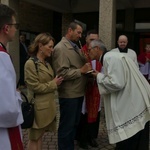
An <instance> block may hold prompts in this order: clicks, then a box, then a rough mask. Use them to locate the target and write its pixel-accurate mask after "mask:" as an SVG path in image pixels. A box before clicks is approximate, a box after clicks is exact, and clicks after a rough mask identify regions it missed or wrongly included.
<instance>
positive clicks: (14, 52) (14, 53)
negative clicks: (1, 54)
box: [1, 0, 20, 81]
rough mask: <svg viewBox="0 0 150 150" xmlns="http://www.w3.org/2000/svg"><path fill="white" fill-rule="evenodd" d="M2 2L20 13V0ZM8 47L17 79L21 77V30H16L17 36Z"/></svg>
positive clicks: (4, 0) (2, 0) (3, 0)
mask: <svg viewBox="0 0 150 150" xmlns="http://www.w3.org/2000/svg"><path fill="white" fill-rule="evenodd" d="M1 3H2V4H5V5H8V6H9V7H11V8H13V9H14V10H15V11H16V12H17V14H18V8H19V0H1ZM17 22H18V19H17ZM7 49H8V51H9V53H10V55H11V57H12V61H13V64H14V67H15V70H16V74H17V81H18V78H19V64H20V63H19V31H17V32H16V37H15V38H14V40H13V41H12V42H10V43H9V44H8V45H7Z"/></svg>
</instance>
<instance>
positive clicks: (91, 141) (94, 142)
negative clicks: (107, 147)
mask: <svg viewBox="0 0 150 150" xmlns="http://www.w3.org/2000/svg"><path fill="white" fill-rule="evenodd" d="M88 143H89V145H90V146H92V147H98V143H97V142H96V140H95V139H90V140H89V142H88Z"/></svg>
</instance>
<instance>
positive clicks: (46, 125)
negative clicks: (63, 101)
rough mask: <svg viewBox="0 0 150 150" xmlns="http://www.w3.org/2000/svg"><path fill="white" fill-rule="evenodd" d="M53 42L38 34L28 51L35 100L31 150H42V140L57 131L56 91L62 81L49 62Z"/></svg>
mask: <svg viewBox="0 0 150 150" xmlns="http://www.w3.org/2000/svg"><path fill="white" fill-rule="evenodd" d="M53 46H54V38H53V37H52V36H51V35H50V34H49V33H41V34H39V35H38V36H37V37H36V38H35V40H34V41H33V43H32V44H31V45H30V47H29V54H30V55H31V57H30V58H29V60H28V61H27V62H26V64H25V82H26V85H27V93H28V98H29V100H31V99H32V98H34V101H35V103H34V109H35V119H34V122H33V126H32V128H31V129H29V143H28V150H42V136H43V134H44V133H45V132H46V131H55V129H56V104H55V91H56V90H57V87H58V85H60V84H61V82H62V81H63V78H62V77H57V76H56V77H55V78H54V72H53V70H52V68H51V65H50V64H49V63H48V62H46V58H48V57H50V56H51V53H52V51H53Z"/></svg>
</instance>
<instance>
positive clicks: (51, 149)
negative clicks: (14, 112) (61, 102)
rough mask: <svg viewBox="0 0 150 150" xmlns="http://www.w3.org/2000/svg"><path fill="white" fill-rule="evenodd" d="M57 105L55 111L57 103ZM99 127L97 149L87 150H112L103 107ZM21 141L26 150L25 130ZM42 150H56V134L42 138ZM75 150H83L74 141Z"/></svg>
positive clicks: (112, 146) (47, 134)
mask: <svg viewBox="0 0 150 150" xmlns="http://www.w3.org/2000/svg"><path fill="white" fill-rule="evenodd" d="M56 103H57V109H58V108H59V107H58V102H57V101H56ZM57 120H59V109H58V113H57ZM100 120H101V122H100V127H99V135H98V138H97V142H98V143H99V146H98V148H92V147H89V150H114V147H115V145H110V144H109V142H108V137H107V133H106V125H105V115H104V107H102V110H101V118H100ZM23 141H24V148H25V150H27V142H28V137H27V130H23ZM42 150H57V133H45V134H44V136H43V149H42ZM75 150H83V149H81V148H79V147H78V145H77V142H76V141H75Z"/></svg>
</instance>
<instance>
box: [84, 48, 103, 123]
mask: <svg viewBox="0 0 150 150" xmlns="http://www.w3.org/2000/svg"><path fill="white" fill-rule="evenodd" d="M82 51H83V53H84V54H85V55H86V56H87V58H88V61H89V62H90V63H91V59H90V58H89V54H88V48H87V46H86V45H84V46H83V48H82ZM101 67H102V65H101V63H100V62H99V61H97V60H96V70H97V71H99V72H100V71H101ZM85 101H86V109H87V115H88V122H89V123H92V122H95V121H96V119H97V115H98V111H99V106H100V94H99V90H98V86H97V81H96V80H95V79H94V78H90V77H89V79H88V83H87V88H86V94H85Z"/></svg>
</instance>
